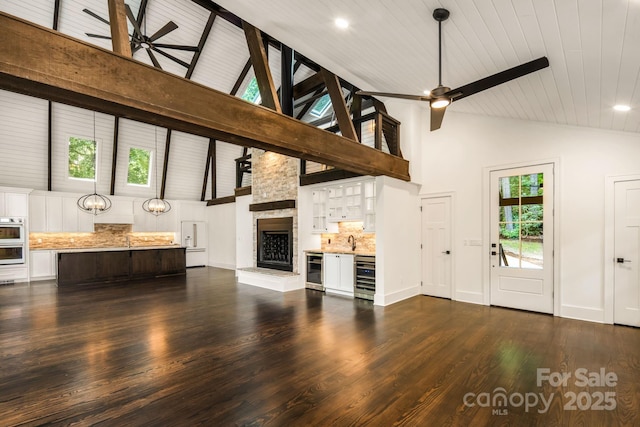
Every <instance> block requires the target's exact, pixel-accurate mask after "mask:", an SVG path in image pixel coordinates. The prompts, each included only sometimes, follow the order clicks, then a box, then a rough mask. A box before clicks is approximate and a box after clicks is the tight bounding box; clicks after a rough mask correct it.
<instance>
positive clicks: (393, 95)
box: [356, 90, 431, 101]
mask: <svg viewBox="0 0 640 427" xmlns="http://www.w3.org/2000/svg"><path fill="white" fill-rule="evenodd" d="M356 95H365V96H386V97H389V98H401V99H410V100H412V101H429V100H431V97H429V96H426V95H404V94H401V93H388V92H365V91H363V90H359V91H357V92H356Z"/></svg>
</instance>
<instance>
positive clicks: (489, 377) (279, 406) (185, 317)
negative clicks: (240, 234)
mask: <svg viewBox="0 0 640 427" xmlns="http://www.w3.org/2000/svg"><path fill="white" fill-rule="evenodd" d="M544 368H547V369H548V370H549V373H550V374H552V377H553V374H554V373H559V372H568V373H571V374H572V377H571V378H570V379H568V381H567V384H566V386H562V385H559V386H556V387H553V386H551V385H550V384H549V382H548V381H544V382H543V383H542V384H540V385H538V384H537V370H538V369H544ZM581 368H584V369H585V370H586V372H589V373H595V372H598V373H599V372H600V370H601V368H602V369H604V371H605V373H607V374H609V375H611V374H615V375H617V379H618V380H617V382H616V384H615V385H611V384H610V385H609V386H599V385H596V384H591V385H590V386H587V385H584V386H583V385H582V384H581V377H580V375H578V376H577V377H576V375H575V374H576V370H578V369H581ZM579 372H581V371H579ZM593 375H595V374H593ZM593 375H592V376H593ZM594 381H595V380H594ZM609 381H612V380H611V379H609ZM501 393H502V394H501ZM571 393H575V396H576V397H577V400H576V402H574V406H575V407H576V410H571V409H570V408H571V403H572V402H571V397H572V394H571ZM606 393H609V394H606ZM501 396H506V398H507V402H506V405H502V404H501V403H502V401H501V400H500V397H501ZM534 396H537V399H538V403H537V405H533V403H534ZM542 398H543V399H545V401H547V400H549V399H551V400H550V401H551V403H550V405H549V407H548V408H547V409H546V410H545V405H544V404H543V403H542V402H541V400H540V399H542ZM522 399H524V401H529V404H530V405H529V407H528V408H527V407H526V404H523V403H522V402H523V400H522ZM612 399H613V400H612ZM465 402H466V403H467V404H465ZM472 405H474V406H472ZM567 405H568V406H567ZM612 406H615V409H613V410H608V409H605V408H611V407H612ZM579 407H582V408H583V409H582V410H580V409H579ZM598 407H601V408H602V409H600V410H598ZM0 424H1V425H3V426H9V425H40V424H48V425H69V424H75V425H93V424H98V425H118V426H123V425H127V426H129V425H162V426H182V425H216V426H226V425H251V426H254V425H256V426H257V425H274V426H290V425H322V426H326V425H338V426H349V425H353V426H356V425H374V426H377V425H381V426H392V425H407V426H419V425H420V426H445V425H451V426H468V425H474V426H483V425H513V426H524V425H544V426H552V425H584V426H596V425H597V426H615V425H628V426H638V425H640V330H638V329H634V328H627V327H621V326H611V325H600V324H594V323H588V322H581V321H576V320H569V319H560V318H554V317H552V316H548V315H540V314H534V313H527V312H519V311H514V310H507V309H501V308H496V307H484V306H478V305H472V304H464V303H457V302H451V301H448V300H443V299H436V298H430V297H424V296H420V297H414V298H411V299H409V300H406V301H403V302H400V303H398V304H394V305H392V306H389V307H386V308H383V307H374V306H372V305H371V304H370V303H368V302H365V301H361V300H349V299H343V298H339V297H333V296H325V295H323V294H322V293H317V292H314V291H305V290H300V291H294V292H289V293H286V294H282V293H278V292H273V291H268V290H264V289H260V288H255V287H251V286H246V285H236V284H235V281H234V276H233V272H232V271H228V270H220V269H213V268H201V269H193V270H189V271H188V274H187V277H186V278H171V279H170V278H167V279H161V280H158V281H155V282H138V283H129V284H126V285H114V286H103V287H94V288H80V289H72V290H63V289H57V288H56V287H55V285H53V284H51V283H41V284H34V285H32V286H30V287H29V286H20V285H15V286H3V287H0Z"/></svg>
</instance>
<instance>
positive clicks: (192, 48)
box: [153, 43, 200, 52]
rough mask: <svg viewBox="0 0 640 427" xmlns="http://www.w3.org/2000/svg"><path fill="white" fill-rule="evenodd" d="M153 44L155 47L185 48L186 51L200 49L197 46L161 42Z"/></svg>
mask: <svg viewBox="0 0 640 427" xmlns="http://www.w3.org/2000/svg"><path fill="white" fill-rule="evenodd" d="M153 45H154V46H155V47H162V48H165V49H177V50H186V51H188V52H198V51H199V50H200V49H198V46H183V45H177V44H161V43H154V44H153Z"/></svg>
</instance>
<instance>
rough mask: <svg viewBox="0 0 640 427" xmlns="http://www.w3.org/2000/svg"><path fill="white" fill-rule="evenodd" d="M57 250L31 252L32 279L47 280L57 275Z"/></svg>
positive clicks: (30, 268)
mask: <svg viewBox="0 0 640 427" xmlns="http://www.w3.org/2000/svg"><path fill="white" fill-rule="evenodd" d="M57 254H58V252H57V251H50V250H32V251H31V252H30V254H29V270H30V273H31V280H47V279H54V278H55V277H56V269H57V259H56V256H57Z"/></svg>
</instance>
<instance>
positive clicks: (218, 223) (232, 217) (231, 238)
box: [206, 203, 236, 270]
mask: <svg viewBox="0 0 640 427" xmlns="http://www.w3.org/2000/svg"><path fill="white" fill-rule="evenodd" d="M206 214H207V223H208V224H209V265H210V266H212V267H219V268H227V269H230V270H233V269H235V268H236V204H235V203H225V204H223V205H216V206H209V207H207V208H206Z"/></svg>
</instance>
